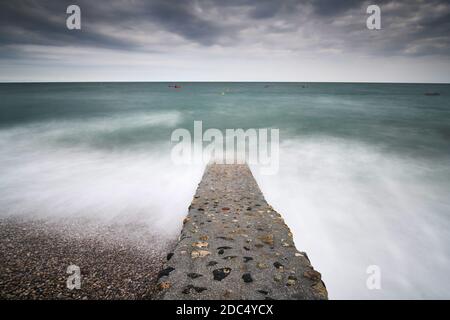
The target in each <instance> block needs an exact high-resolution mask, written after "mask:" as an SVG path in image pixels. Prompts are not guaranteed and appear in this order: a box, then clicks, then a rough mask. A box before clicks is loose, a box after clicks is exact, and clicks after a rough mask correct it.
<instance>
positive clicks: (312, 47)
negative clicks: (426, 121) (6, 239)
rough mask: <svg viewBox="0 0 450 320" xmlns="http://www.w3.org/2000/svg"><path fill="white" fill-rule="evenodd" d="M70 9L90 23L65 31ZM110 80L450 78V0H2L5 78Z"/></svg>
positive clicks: (0, 64) (0, 62) (0, 77)
mask: <svg viewBox="0 0 450 320" xmlns="http://www.w3.org/2000/svg"><path fill="white" fill-rule="evenodd" d="M70 4H77V5H79V6H80V7H81V11H82V30H68V29H67V28H66V18H67V14H66V8H67V7H68V6H69V5H70ZM369 4H377V5H379V6H380V7H381V12H382V30H376V31H373V30H368V29H367V28H366V19H367V16H368V15H367V14H366V8H367V6H368V5H369ZM102 80H111V81H121V80H123V81H129V80H136V81H145V80H148V81H158V80H166V81H171V80H178V81H181V80H187V81H202V80H212V81H218V80H224V81H241V80H244V81H402V82H449V80H450V3H449V1H446V0H427V1H420V0H408V1H406V0H405V1H389V0H378V1H355V0H340V1H334V0H317V1H313V0H304V1H296V0H287V1H282V0H258V1H250V0H229V1H224V0H222V1H219V0H210V1H207V0H183V1H181V0H179V1H170V0H147V1H145V0H121V1H119V0H108V1H98V0H97V1H92V0H71V1H66V0H54V1H50V0H14V1H13V0H11V1H5V0H4V1H1V2H0V81H102Z"/></svg>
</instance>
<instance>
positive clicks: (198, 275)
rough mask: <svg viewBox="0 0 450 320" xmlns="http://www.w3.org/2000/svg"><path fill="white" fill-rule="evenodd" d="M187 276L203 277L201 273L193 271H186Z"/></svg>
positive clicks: (193, 277) (192, 277)
mask: <svg viewBox="0 0 450 320" xmlns="http://www.w3.org/2000/svg"><path fill="white" fill-rule="evenodd" d="M187 276H188V277H189V278H191V279H197V278H199V277H203V275H201V274H200V273H195V272H192V273H188V274H187Z"/></svg>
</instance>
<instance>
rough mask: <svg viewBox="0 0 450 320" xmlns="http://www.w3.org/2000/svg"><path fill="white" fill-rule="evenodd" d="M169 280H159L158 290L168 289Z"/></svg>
mask: <svg viewBox="0 0 450 320" xmlns="http://www.w3.org/2000/svg"><path fill="white" fill-rule="evenodd" d="M170 286H171V285H170V282H168V281H163V282H160V283H159V284H158V290H164V289H169V288H170Z"/></svg>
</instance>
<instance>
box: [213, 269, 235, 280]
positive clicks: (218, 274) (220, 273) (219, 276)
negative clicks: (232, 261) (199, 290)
mask: <svg viewBox="0 0 450 320" xmlns="http://www.w3.org/2000/svg"><path fill="white" fill-rule="evenodd" d="M230 272H231V268H222V269H216V270H213V276H214V280H217V281H222V280H223V279H225V278H226V277H228V275H229V274H230Z"/></svg>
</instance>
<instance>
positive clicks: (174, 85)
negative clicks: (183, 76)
mask: <svg viewBox="0 0 450 320" xmlns="http://www.w3.org/2000/svg"><path fill="white" fill-rule="evenodd" d="M168 87H169V88H175V89H180V88H181V86H179V85H176V84H169V85H168Z"/></svg>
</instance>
